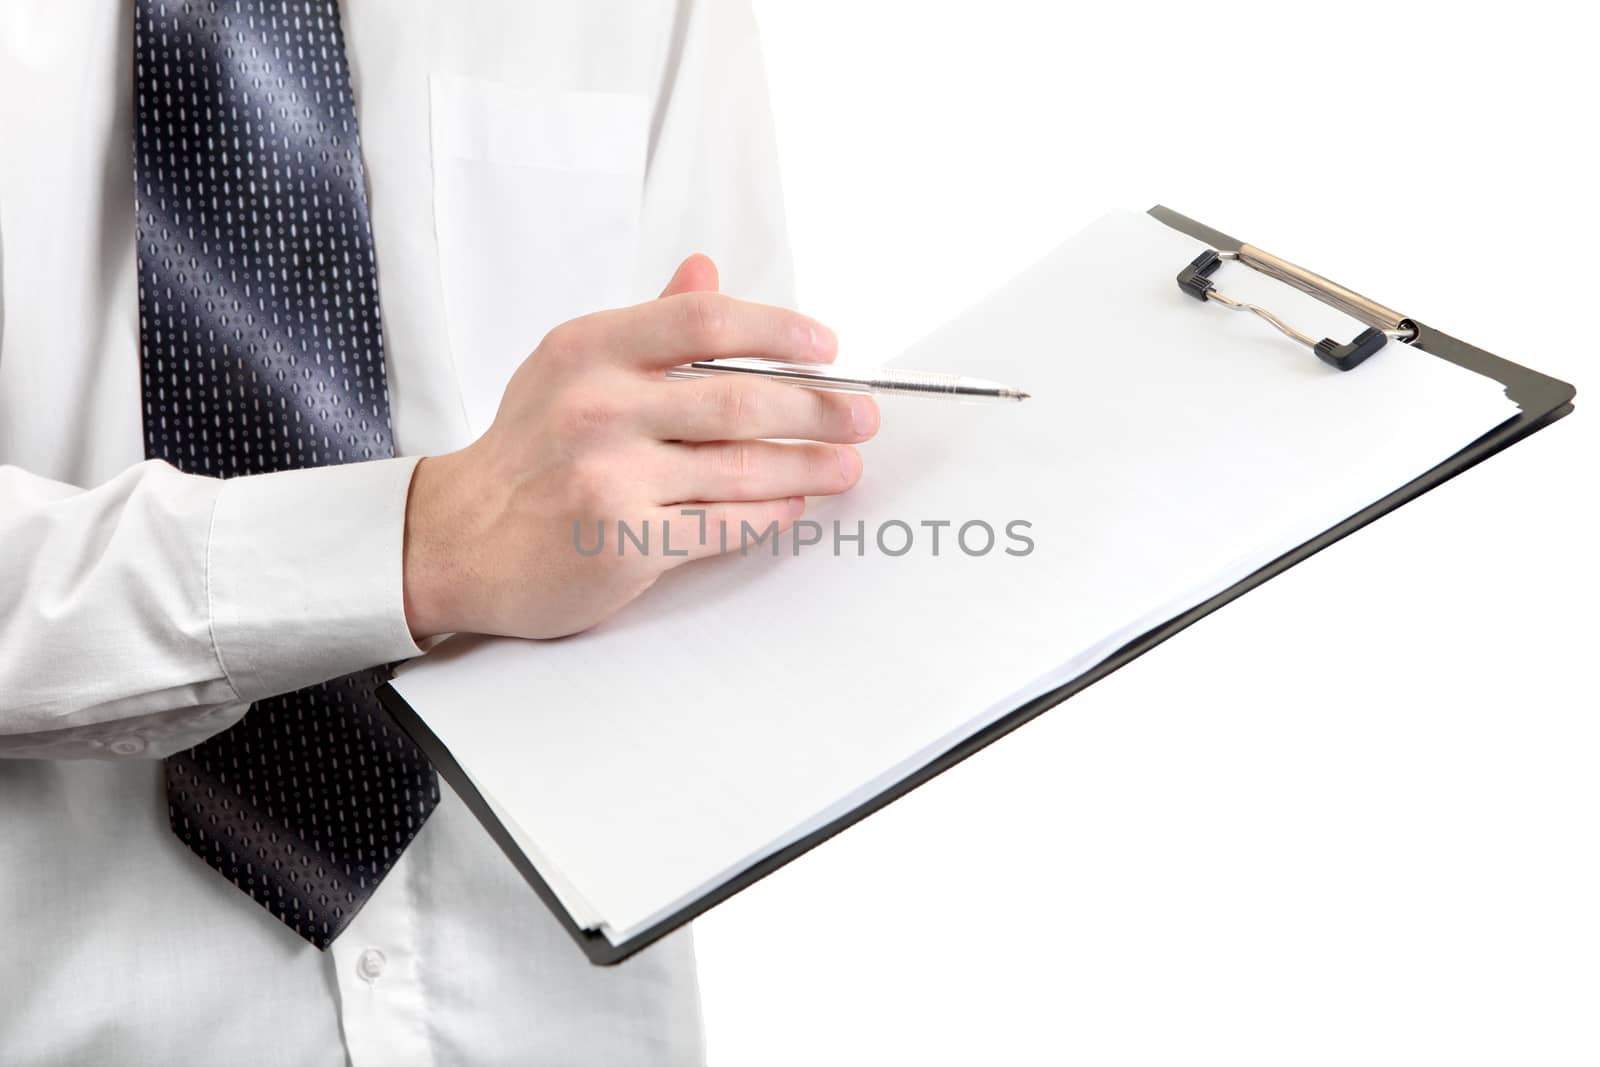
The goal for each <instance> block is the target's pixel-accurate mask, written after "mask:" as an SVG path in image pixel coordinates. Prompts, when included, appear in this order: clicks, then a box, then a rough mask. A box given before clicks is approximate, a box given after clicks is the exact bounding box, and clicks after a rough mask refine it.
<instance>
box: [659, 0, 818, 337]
mask: <svg viewBox="0 0 1600 1067" xmlns="http://www.w3.org/2000/svg"><path fill="white" fill-rule="evenodd" d="M666 37H667V48H666V50H665V55H664V60H663V68H662V69H663V76H662V80H661V86H662V88H661V91H660V93H659V95H658V96H657V98H656V104H655V114H654V116H653V118H652V122H651V131H650V145H649V156H648V164H647V168H646V171H645V186H644V201H643V208H642V211H641V216H640V225H641V231H640V232H641V240H640V256H639V274H638V276H637V277H636V279H635V288H636V290H637V292H638V296H639V298H640V299H644V298H646V297H649V296H654V295H655V294H656V293H657V292H659V291H660V289H661V286H662V285H664V284H665V283H666V280H667V279H668V278H669V277H671V276H672V272H673V270H674V269H675V268H676V267H677V265H678V264H679V263H680V262H681V261H682V260H683V258H684V257H685V256H687V255H689V254H690V253H692V252H704V253H706V254H707V255H709V256H710V257H711V258H712V259H714V260H715V261H716V262H717V266H718V267H719V268H720V272H721V275H722V289H723V291H724V292H726V293H729V294H730V295H732V296H736V297H740V298H741V299H745V300H757V301H762V302H764V303H770V304H782V305H785V306H793V304H794V300H795V292H794V268H793V263H792V260H791V257H790V249H789V233H788V225H787V220H786V216H785V213H784V202H783V183H782V180H781V178H780V175H779V167H778V150H777V143H776V138H775V136H774V131H773V122H772V107H771V103H770V101H769V98H768V93H767V77H766V67H765V63H764V61H763V59H762V54H761V36H760V34H759V32H758V29H757V26H756V20H755V17H754V15H753V14H752V12H751V9H750V4H749V2H748V0H679V2H678V4H677V5H676V10H675V12H674V16H673V20H672V23H671V25H670V26H669V28H668V30H667V34H666Z"/></svg>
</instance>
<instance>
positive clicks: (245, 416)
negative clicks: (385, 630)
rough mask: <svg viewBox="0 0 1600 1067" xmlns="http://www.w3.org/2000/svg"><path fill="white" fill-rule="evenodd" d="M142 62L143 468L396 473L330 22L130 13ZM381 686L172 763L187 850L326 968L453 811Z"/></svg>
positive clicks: (258, 14)
mask: <svg viewBox="0 0 1600 1067" xmlns="http://www.w3.org/2000/svg"><path fill="white" fill-rule="evenodd" d="M133 48H134V117H133V120H134V121H133V142H134V185H135V203H136V205H137V218H138V242H139V252H138V255H139V344H140V351H141V354H142V361H141V362H142V370H143V391H144V436H145V454H146V455H147V456H149V457H150V458H152V459H164V460H166V461H168V462H170V463H172V464H173V465H174V466H176V467H178V468H179V469H181V470H184V471H188V472H191V473H195V474H205V475H212V476H215V477H221V478H226V477H231V476H234V475H245V474H260V473H264V472H268V471H280V470H290V469H294V468H297V467H311V466H318V465H322V464H332V463H349V462H355V461H359V460H366V459H381V458H386V457H389V456H391V455H393V452H394V445H393V441H392V439H391V437H390V430H389V397H388V386H387V381H386V378H385V374H384V364H383V339H382V334H381V332H380V330H379V320H378V288H377V279H376V274H375V266H374V260H373V254H372V233H371V227H370V225H369V221H368V217H367V200H366V187H365V178H364V174H363V170H362V165H361V146H360V141H359V138H358V137H357V135H356V116H355V102H354V99H353V97H352V94H351V90H350V77H349V72H348V69H347V67H346V64H345V56H344V39H343V34H342V32H341V30H340V27H339V11H338V6H337V0H137V11H136V17H135V20H134V35H133ZM308 518H310V517H308ZM263 536H266V534H265V533H263ZM383 677H384V672H383V671H382V670H372V671H365V672H362V673H361V674H356V675H351V676H349V677H345V678H339V679H336V680H334V681H331V682H327V683H325V684H322V685H317V686H312V687H311V688H309V689H302V690H300V691H299V692H295V693H289V694H287V695H285V696H280V697H274V698H272V699H269V700H263V701H259V702H257V703H256V705H255V706H254V707H253V708H251V710H250V711H249V712H248V713H247V714H246V715H245V717H244V719H243V720H241V721H240V723H239V724H238V725H237V726H235V727H234V728H233V729H231V730H228V731H226V732H225V733H223V734H220V735H218V736H217V737H214V738H212V739H211V740H209V741H206V742H205V743H204V744H202V745H199V746H198V747H196V748H194V749H191V750H190V751H188V752H185V753H182V754H180V755H177V756H173V757H172V758H170V759H168V760H167V765H166V772H167V800H168V805H169V808H170V812H171V819H172V827H173V830H174V831H176V832H177V834H178V836H179V837H181V838H182V839H183V840H184V841H185V842H186V843H187V844H188V845H189V847H190V848H192V849H194V850H195V852H197V853H198V854H199V855H200V856H201V858H202V859H204V860H205V861H206V862H207V863H209V864H210V865H211V866H212V867H214V868H216V869H217V870H218V871H220V872H222V874H223V875H224V876H226V877H227V878H228V879H229V880H231V881H232V882H233V883H234V884H235V885H237V886H238V887H239V888H240V889H242V890H244V891H245V892H247V893H249V894H250V895H251V896H252V897H254V898H255V899H256V901H257V902H258V903H260V904H261V905H262V906H264V907H265V908H266V909H267V910H268V911H270V912H272V914H274V915H276V916H277V917H278V918H279V919H281V920H283V921H284V922H285V923H287V924H288V925H289V926H291V927H292V928H294V929H295V930H296V931H297V932H298V933H299V934H300V935H301V936H302V937H304V938H306V939H307V940H309V941H310V942H312V943H313V944H315V945H316V946H317V947H318V948H326V947H327V946H328V945H329V944H330V943H331V942H332V941H333V939H334V938H335V937H337V936H338V935H339V932H340V931H341V930H343V929H344V927H345V925H346V924H348V923H349V921H350V920H351V919H352V918H353V917H354V916H355V914H356V912H357V911H358V910H359V909H360V908H361V906H362V905H363V904H364V903H365V902H366V900H367V898H368V897H369V896H370V895H371V894H372V892H373V890H374V889H376V888H377V885H378V883H379V881H381V880H382V878H383V876H384V875H385V874H387V873H388V871H389V869H390V867H392V866H393V865H394V862H395V860H397V859H398V858H399V856H400V853H401V851H402V850H404V848H405V847H406V845H407V844H408V843H409V842H410V841H411V838H412V837H413V836H414V835H415V834H416V832H417V830H418V829H419V828H420V827H421V826H422V822H423V820H424V819H426V818H427V817H428V814H429V813H430V812H431V811H432V810H433V808H434V805H435V804H437V803H438V799H439V787H438V780H437V778H436V777H435V775H434V772H433V769H432V768H431V767H429V765H428V763H427V761H426V759H424V758H423V756H422V755H421V753H419V752H418V751H417V750H416V748H415V746H413V745H412V744H411V742H410V740H409V739H408V738H406V737H405V736H404V735H403V734H402V733H401V732H400V731H399V730H398V729H396V728H395V726H394V724H393V723H392V722H390V721H389V719H388V717H387V716H386V715H385V714H384V712H383V711H382V709H381V708H380V707H379V706H378V703H377V700H376V699H375V698H374V696H373V695H372V693H373V690H374V689H375V688H376V687H377V686H378V684H379V683H380V682H381V681H382V680H383Z"/></svg>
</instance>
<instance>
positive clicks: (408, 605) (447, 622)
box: [402, 452, 465, 641]
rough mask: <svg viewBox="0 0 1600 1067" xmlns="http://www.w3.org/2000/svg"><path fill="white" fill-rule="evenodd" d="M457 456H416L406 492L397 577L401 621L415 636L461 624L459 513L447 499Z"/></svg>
mask: <svg viewBox="0 0 1600 1067" xmlns="http://www.w3.org/2000/svg"><path fill="white" fill-rule="evenodd" d="M460 455H461V453H459V452H453V453H449V454H447V455H443V456H428V457H425V458H424V459H422V460H420V461H419V462H418V463H417V466H416V469H415V470H414V471H413V472H412V475H411V487H410V491H409V492H408V494H407V496H406V521H405V540H404V547H403V549H402V553H403V578H402V582H403V587H404V589H403V591H404V598H405V613H406V625H407V626H409V627H410V629H411V636H412V639H413V640H416V641H422V640H424V639H426V638H429V637H435V636H438V635H439V634H445V633H454V632H456V631H457V630H460V629H463V628H465V627H464V621H463V615H462V613H461V611H460V604H459V593H460V588H461V581H460V573H459V572H460V570H461V563H462V549H463V547H464V546H462V545H460V544H458V543H457V534H456V531H457V530H458V529H459V528H460V525H461V523H460V518H461V516H460V513H459V511H458V509H457V508H456V507H455V506H454V505H453V504H452V499H451V498H452V496H453V495H454V492H453V490H455V489H457V488H459V483H460V476H461V472H460V466H461V462H460V459H459V457H460ZM452 519H454V520H455V521H452Z"/></svg>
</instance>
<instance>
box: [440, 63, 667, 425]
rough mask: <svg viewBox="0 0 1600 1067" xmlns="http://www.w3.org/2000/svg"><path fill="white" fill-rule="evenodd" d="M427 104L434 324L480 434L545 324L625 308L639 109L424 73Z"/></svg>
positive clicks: (633, 241) (639, 152)
mask: <svg viewBox="0 0 1600 1067" xmlns="http://www.w3.org/2000/svg"><path fill="white" fill-rule="evenodd" d="M429 106H430V116H429V118H430V139H431V149H432V154H433V200H434V227H435V231H436V237H437V240H438V248H439V272H440V283H441V286H442V290H443V296H444V310H445V319H446V327H447V330H448V334H449V338H450V347H451V352H452V355H453V357H454V360H455V364H456V372H457V375H458V377H459V379H460V381H461V387H462V398H463V400H464V402H465V405H466V411H467V418H468V421H469V422H470V423H471V426H472V430H473V432H474V433H481V432H482V431H483V430H484V429H485V428H486V427H487V426H488V425H489V422H490V421H491V420H492V419H493V417H494V412H495V409H496V407H497V405H498V403H499V399H500V394H501V392H502V390H503V389H504V387H505V384H506V382H507V381H508V380H509V379H510V377H511V374H512V372H513V371H515V370H516V368H517V366H518V365H519V364H520V363H521V362H522V360H523V359H524V358H526V356H527V355H528V353H529V352H530V351H532V350H533V348H534V346H535V345H537V344H538V342H539V340H540V339H541V338H542V337H543V336H544V335H545V333H547V332H548V331H549V330H550V328H551V327H553V326H556V325H558V324H559V323H562V322H565V321H566V320H567V319H570V318H573V317H575V316H578V315H582V314H586V313H588V312H591V311H597V310H599V309H601V308H606V307H614V306H617V305H619V304H622V303H625V302H626V301H627V300H628V298H629V296H630V294H629V292H628V287H629V284H630V282H631V280H632V277H633V261H634V257H635V254H636V250H637V249H636V246H637V243H638V236H639V206H640V199H641V193H642V186H643V181H644V164H645V153H646V143H647V139H648V132H649V103H648V100H647V99H646V98H645V97H644V96H643V95H638V94H622V93H595V92H578V91H572V90H562V89H548V88H531V87H524V86H515V85H508V84H505V83H500V82H489V81H480V80H477V79H472V78H463V77H457V76H450V75H437V74H436V75H433V76H432V78H430V81H429Z"/></svg>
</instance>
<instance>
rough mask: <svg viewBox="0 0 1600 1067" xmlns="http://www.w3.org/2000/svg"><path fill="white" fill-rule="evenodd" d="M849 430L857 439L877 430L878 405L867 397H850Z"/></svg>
mask: <svg viewBox="0 0 1600 1067" xmlns="http://www.w3.org/2000/svg"><path fill="white" fill-rule="evenodd" d="M850 428H851V429H852V430H854V431H855V432H856V436H857V437H866V436H868V435H869V434H871V433H872V432H873V431H875V430H876V429H877V428H878V405H877V404H874V403H873V402H872V400H871V399H870V398H869V397H864V396H857V397H851V399H850Z"/></svg>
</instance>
